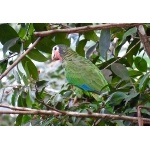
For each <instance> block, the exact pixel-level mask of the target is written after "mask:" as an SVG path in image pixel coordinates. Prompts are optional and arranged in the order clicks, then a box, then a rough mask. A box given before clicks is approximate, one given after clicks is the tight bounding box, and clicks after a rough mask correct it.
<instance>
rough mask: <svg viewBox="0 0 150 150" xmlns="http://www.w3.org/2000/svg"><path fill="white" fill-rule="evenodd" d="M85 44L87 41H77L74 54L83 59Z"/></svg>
mask: <svg viewBox="0 0 150 150" xmlns="http://www.w3.org/2000/svg"><path fill="white" fill-rule="evenodd" d="M86 42H87V40H86V39H83V40H81V41H79V43H78V45H77V47H76V52H77V53H78V54H79V55H81V56H83V57H84V55H85V51H84V47H85V45H86Z"/></svg>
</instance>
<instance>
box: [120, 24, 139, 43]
mask: <svg viewBox="0 0 150 150" xmlns="http://www.w3.org/2000/svg"><path fill="white" fill-rule="evenodd" d="M136 32H137V27H133V28H131V29H129V30H128V31H127V32H125V34H124V35H123V38H122V41H124V40H125V39H126V37H127V36H129V35H134V34H135V33H136Z"/></svg>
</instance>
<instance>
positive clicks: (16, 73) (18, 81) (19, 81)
mask: <svg viewBox="0 0 150 150" xmlns="http://www.w3.org/2000/svg"><path fill="white" fill-rule="evenodd" d="M13 75H14V77H15V79H16V81H17V83H19V84H21V79H20V77H19V74H18V72H17V71H16V70H13Z"/></svg>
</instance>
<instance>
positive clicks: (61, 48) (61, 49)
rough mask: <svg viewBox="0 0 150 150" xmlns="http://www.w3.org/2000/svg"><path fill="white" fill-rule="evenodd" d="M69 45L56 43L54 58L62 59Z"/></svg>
mask: <svg viewBox="0 0 150 150" xmlns="http://www.w3.org/2000/svg"><path fill="white" fill-rule="evenodd" d="M67 49H68V47H67V46H66V45H63V44H59V45H55V46H54V47H53V49H52V60H61V61H62V59H63V57H64V55H65V54H66V52H67Z"/></svg>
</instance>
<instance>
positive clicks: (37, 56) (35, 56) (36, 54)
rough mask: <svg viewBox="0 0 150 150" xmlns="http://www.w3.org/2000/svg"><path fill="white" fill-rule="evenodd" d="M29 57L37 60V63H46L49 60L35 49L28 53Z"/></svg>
mask: <svg viewBox="0 0 150 150" xmlns="http://www.w3.org/2000/svg"><path fill="white" fill-rule="evenodd" d="M28 56H29V57H30V58H31V59H33V60H35V61H39V62H44V61H47V60H48V59H49V58H46V57H45V56H44V55H43V54H42V53H40V52H39V51H38V50H37V49H33V50H32V51H30V53H28Z"/></svg>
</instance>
